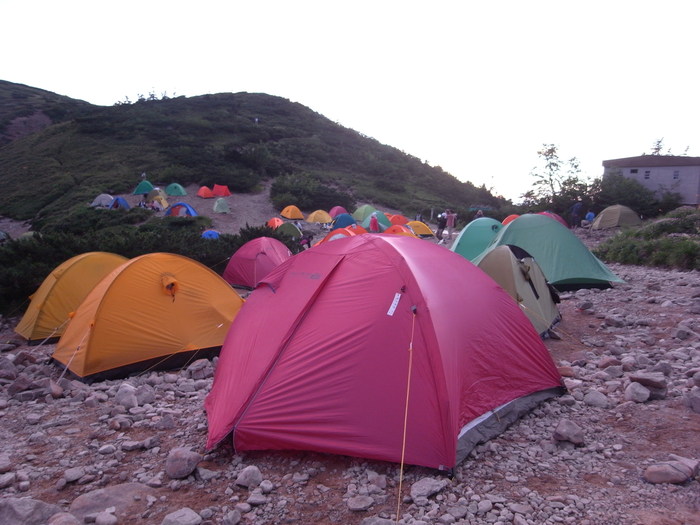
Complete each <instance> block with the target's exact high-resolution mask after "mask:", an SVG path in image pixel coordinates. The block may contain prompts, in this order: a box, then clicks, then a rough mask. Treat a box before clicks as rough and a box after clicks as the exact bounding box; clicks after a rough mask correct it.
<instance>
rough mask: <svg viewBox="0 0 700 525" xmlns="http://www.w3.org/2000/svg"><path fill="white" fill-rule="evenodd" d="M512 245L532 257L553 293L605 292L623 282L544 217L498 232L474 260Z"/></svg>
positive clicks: (522, 218) (524, 218)
mask: <svg viewBox="0 0 700 525" xmlns="http://www.w3.org/2000/svg"><path fill="white" fill-rule="evenodd" d="M503 244H512V245H514V246H518V247H519V248H522V249H523V250H525V251H526V252H528V253H529V254H530V255H532V256H533V257H534V258H535V260H536V261H537V264H539V265H540V268H542V271H543V272H544V275H545V276H546V277H547V280H548V281H549V282H550V283H551V284H552V285H553V286H554V287H555V288H556V289H557V290H560V291H562V290H577V289H579V288H609V287H610V283H622V282H624V281H623V280H622V279H620V278H619V277H618V276H617V275H615V274H614V273H613V272H611V271H610V270H609V269H608V267H607V266H605V264H603V262H602V261H600V260H599V259H598V258H597V257H596V256H595V255H593V254H592V253H591V252H590V250H589V249H588V248H586V246H585V245H584V244H583V243H582V242H581V240H580V239H579V238H578V237H576V235H575V234H574V233H573V232H572V231H571V230H569V229H568V228H565V227H564V226H562V225H561V224H559V222H557V221H556V220H554V219H552V218H550V217H547V216H546V215H539V214H530V213H527V214H525V215H521V216H520V217H518V218H517V219H515V220H514V221H512V222H510V223H508V224H507V225H506V226H504V227H503V228H501V231H499V232H498V235H496V237H495V238H494V239H493V241H492V242H491V244H490V245H489V246H488V247H487V248H486V250H484V252H482V253H481V255H479V256H478V257H476V258H475V259H474V261H473V262H474V264H479V261H480V259H481V258H482V257H484V256H485V255H486V253H488V251H489V250H491V249H493V248H495V247H496V246H501V245H503Z"/></svg>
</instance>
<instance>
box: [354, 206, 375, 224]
mask: <svg viewBox="0 0 700 525" xmlns="http://www.w3.org/2000/svg"><path fill="white" fill-rule="evenodd" d="M375 211H377V208H375V207H374V206H370V205H369V204H364V205H362V206H360V207H359V208H357V209H356V210H355V211H354V212H352V216H353V217H354V218H355V220H356V221H357V223H358V224H359V223H361V222H362V221H364V220H365V219H366V218H367V217H369V216H370V215H372V212H375Z"/></svg>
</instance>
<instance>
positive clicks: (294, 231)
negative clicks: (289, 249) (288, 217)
mask: <svg viewBox="0 0 700 525" xmlns="http://www.w3.org/2000/svg"><path fill="white" fill-rule="evenodd" d="M275 231H276V232H277V233H281V234H282V235H286V236H287V237H291V238H292V239H300V238H301V230H300V229H299V227H298V226H297V225H296V224H294V223H293V222H285V223H284V224H282V225H281V226H278V227H277V229H276V230H275Z"/></svg>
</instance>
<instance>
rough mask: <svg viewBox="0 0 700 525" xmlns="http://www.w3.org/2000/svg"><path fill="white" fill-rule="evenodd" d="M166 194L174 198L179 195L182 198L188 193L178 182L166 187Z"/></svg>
mask: <svg viewBox="0 0 700 525" xmlns="http://www.w3.org/2000/svg"><path fill="white" fill-rule="evenodd" d="M165 193H167V194H168V195H173V196H175V195H177V196H180V197H183V196H185V195H187V191H186V190H185V188H183V187H182V185H181V184H178V183H177V182H173V183H172V184H168V185H167V186H166V187H165Z"/></svg>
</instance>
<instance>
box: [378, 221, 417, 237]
mask: <svg viewBox="0 0 700 525" xmlns="http://www.w3.org/2000/svg"><path fill="white" fill-rule="evenodd" d="M383 233H391V234H394V235H408V236H409V237H416V238H417V237H418V236H417V235H416V234H415V233H413V232H412V231H411V229H410V228H408V227H406V226H404V225H402V224H393V225H392V226H389V227H388V228H387V229H386V230H384V232H383Z"/></svg>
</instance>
